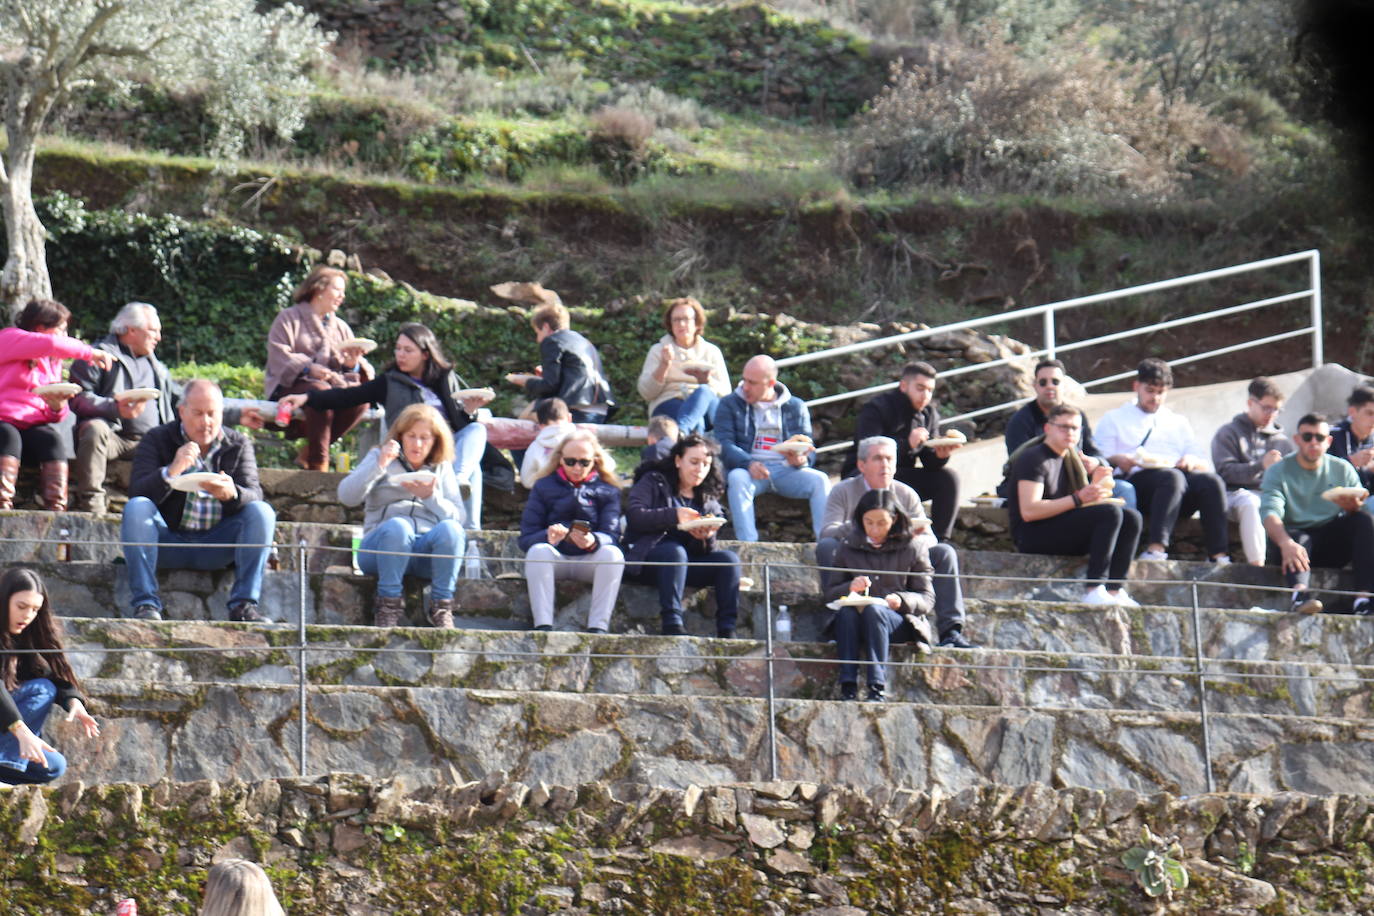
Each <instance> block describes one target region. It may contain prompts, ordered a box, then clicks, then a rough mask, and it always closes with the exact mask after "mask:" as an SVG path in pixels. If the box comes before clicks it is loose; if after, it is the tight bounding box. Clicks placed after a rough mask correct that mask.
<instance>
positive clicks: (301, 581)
mask: <svg viewBox="0 0 1374 916" xmlns="http://www.w3.org/2000/svg"><path fill="white" fill-rule="evenodd" d="M305 550H306V544H305V538H301V539H300V541H299V542H298V543H297V544H296V581H297V584H298V587H299V593H298V598H299V599H300V601H299V603H300V614H299V615H298V617H299V619H298V620H297V622H296V640H297V660H296V664H297V665H298V666H299V674H300V677H299V678H298V687H297V689H298V694H297V698H296V703H297V708H298V709H299V710H300V730H299V732H298V734H297V739H298V742H299V744H298V747H297V749H296V751H297V753H298V754H299V755H300V757H299V766H298V767H297V769H298V770H299V771H300V772H299V775H301V776H305V775H306V765H305V760H306V751H307V749H308V748H307V743H306V742H307V740H308V739H307V737H306V734H307V731H308V727H307V724H306V719H307V718H308V715H307V713H308V710H307V709H306V694H307V691H306V681H307V679H308V677H309V675H308V673H307V670H306V658H305V644H306V638H307V637H306V632H305V587H306V583H305V576H306V570H305V563H306V553H305Z"/></svg>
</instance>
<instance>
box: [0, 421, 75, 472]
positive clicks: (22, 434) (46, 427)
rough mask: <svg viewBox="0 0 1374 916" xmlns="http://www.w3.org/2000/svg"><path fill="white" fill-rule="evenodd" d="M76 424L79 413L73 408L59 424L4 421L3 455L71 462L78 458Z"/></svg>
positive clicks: (0, 436) (1, 428)
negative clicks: (74, 435)
mask: <svg viewBox="0 0 1374 916" xmlns="http://www.w3.org/2000/svg"><path fill="white" fill-rule="evenodd" d="M75 426H76V415H75V414H73V413H72V412H71V411H70V410H69V411H67V415H66V416H65V417H63V418H62V419H61V420H59V421H57V422H56V423H39V424H38V425H37V426H30V427H29V428H28V429H19V428H17V427H14V426H11V425H10V424H8V423H0V455H8V456H9V457H11V458H22V459H26V460H25V463H26V464H38V463H40V462H43V461H70V460H72V459H73V458H75V457H76V449H75V447H74V446H73V445H72V430H73V428H75Z"/></svg>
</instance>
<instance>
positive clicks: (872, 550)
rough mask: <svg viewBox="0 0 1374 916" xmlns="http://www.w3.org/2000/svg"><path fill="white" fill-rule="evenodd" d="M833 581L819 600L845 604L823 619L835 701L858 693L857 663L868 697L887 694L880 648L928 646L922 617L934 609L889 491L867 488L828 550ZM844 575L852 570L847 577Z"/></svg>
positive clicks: (922, 557) (922, 556) (884, 652)
mask: <svg viewBox="0 0 1374 916" xmlns="http://www.w3.org/2000/svg"><path fill="white" fill-rule="evenodd" d="M835 566H836V567H838V568H840V569H841V570H845V571H847V572H836V573H835V574H834V584H833V585H832V586H831V587H830V588H829V589H827V591H826V600H828V601H830V602H832V603H833V602H834V601H836V600H837V599H846V600H847V602H849V603H846V604H844V605H842V606H841V607H839V608H838V610H836V612H835V613H834V615H832V616H831V618H830V619H829V620H827V621H826V624H825V627H824V629H823V634H824V635H825V637H826V638H833V639H834V640H835V643H836V651H837V653H838V655H839V657H840V660H841V664H840V698H841V699H844V700H854V699H857V698H858V695H859V673H858V669H859V665H858V664H857V662H859V661H866V662H868V664H867V665H866V666H865V667H864V671H865V672H866V679H867V681H868V699H869V701H870V702H874V703H881V702H883V700H884V699H886V696H887V693H886V691H887V669H886V667H885V665H886V664H887V656H888V646H889V645H890V644H891V643H894V642H914V641H918V640H919V641H923V642H925V643H927V644H929V643H930V641H931V639H930V637H931V630H930V624H929V623H928V622H927V621H926V620H925V619H924V618H925V617H926V615H928V614H929V613H930V611H931V609H932V608H933V607H934V606H935V587H934V586H933V585H932V584H931V578H930V574H931V572H932V571H933V570H932V569H931V565H930V557H929V556H928V555H927V554H926V548H925V546H924V545H923V544H922V543H921V542H919V541H913V540H912V529H911V519H909V518H907V516H906V514H905V513H904V512H902V510H901V508H899V507H898V505H897V500H896V498H894V497H893V495H892V492H891V491H890V490H869V491H868V492H867V493H865V494H864V495H863V496H862V497H860V498H859V504H858V505H857V506H855V507H854V517H853V521H852V522H851V524H850V527H849V531H848V533H847V534H846V535H845V537H844V539H843V540H842V541H841V543H840V548H839V550H838V551H836V553H835ZM848 573H853V575H852V576H851V575H849V574H848Z"/></svg>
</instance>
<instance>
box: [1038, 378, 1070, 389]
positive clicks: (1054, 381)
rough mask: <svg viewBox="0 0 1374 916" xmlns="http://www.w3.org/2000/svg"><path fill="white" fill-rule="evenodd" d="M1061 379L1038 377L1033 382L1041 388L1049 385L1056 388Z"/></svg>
mask: <svg viewBox="0 0 1374 916" xmlns="http://www.w3.org/2000/svg"><path fill="white" fill-rule="evenodd" d="M1063 381H1064V380H1063V379H1062V378H1038V379H1036V380H1035V384H1036V385H1038V386H1039V387H1041V388H1048V387H1050V386H1051V385H1053V386H1054V387H1056V388H1058V387H1059V385H1060V384H1061V383H1062V382H1063Z"/></svg>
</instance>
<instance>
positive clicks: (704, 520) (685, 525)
mask: <svg viewBox="0 0 1374 916" xmlns="http://www.w3.org/2000/svg"><path fill="white" fill-rule="evenodd" d="M724 524H725V519H723V518H721V517H720V516H719V515H703V516H702V517H701V518H694V519H692V520H691V521H687V522H678V524H677V527H678V529H679V530H680V531H695V530H696V529H698V528H719V527H720V526H721V525H724Z"/></svg>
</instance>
